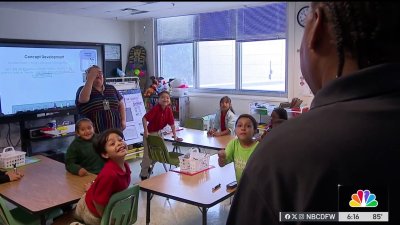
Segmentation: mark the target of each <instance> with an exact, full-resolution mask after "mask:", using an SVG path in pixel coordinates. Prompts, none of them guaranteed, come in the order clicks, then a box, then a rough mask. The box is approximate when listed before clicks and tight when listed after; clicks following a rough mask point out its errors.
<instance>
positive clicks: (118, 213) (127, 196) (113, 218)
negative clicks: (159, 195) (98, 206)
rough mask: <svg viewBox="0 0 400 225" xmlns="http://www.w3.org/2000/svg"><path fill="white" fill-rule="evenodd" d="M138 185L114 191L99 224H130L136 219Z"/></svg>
mask: <svg viewBox="0 0 400 225" xmlns="http://www.w3.org/2000/svg"><path fill="white" fill-rule="evenodd" d="M138 200H139V186H138V185H134V186H132V187H128V188H127V189H125V190H123V191H120V192H117V193H114V194H113V195H112V196H111V198H110V200H109V202H108V204H107V206H106V208H105V209H104V214H103V217H102V218H101V223H100V224H101V225H111V224H112V225H114V224H115V225H131V224H134V223H135V222H136V220H137V214H138Z"/></svg>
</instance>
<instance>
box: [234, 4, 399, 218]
mask: <svg viewBox="0 0 400 225" xmlns="http://www.w3.org/2000/svg"><path fill="white" fill-rule="evenodd" d="M399 8H400V4H399V3H394V2H384V1H383V2H351V3H350V2H323V3H321V2H312V3H311V7H310V9H309V14H308V16H307V19H306V26H305V30H304V36H303V40H302V44H301V50H300V62H301V63H300V64H301V71H302V73H303V76H304V77H305V79H306V81H307V83H308V84H309V86H310V88H311V90H312V92H313V93H314V95H315V98H314V99H313V101H312V104H311V110H310V111H309V112H307V113H304V114H303V115H301V116H299V117H297V118H294V119H290V120H288V121H287V122H285V123H283V124H282V125H280V126H279V127H277V128H275V129H274V130H273V131H271V133H270V134H269V135H268V137H266V138H265V139H264V140H263V142H262V143H260V144H259V145H258V147H257V148H256V149H255V151H254V152H253V154H252V156H251V157H250V159H249V161H248V163H247V166H246V168H245V170H244V173H243V176H242V178H241V183H240V184H239V187H238V190H237V192H236V194H235V197H234V200H233V203H232V206H231V209H230V213H229V216H228V220H227V224H238V225H243V224H252V225H257V224H280V221H279V212H338V211H339V209H338V208H339V207H338V206H339V204H338V196H340V195H339V191H340V190H341V188H342V187H359V188H361V187H377V186H379V187H381V188H383V189H384V192H386V195H379V194H378V195H376V198H377V201H378V202H379V203H380V204H381V205H378V207H384V208H388V209H387V210H386V211H389V223H390V224H400V223H399V215H398V213H399V212H400V210H399V203H398V200H399V197H398V196H399V195H398V193H397V192H398V191H397V189H396V188H397V186H394V184H395V183H397V184H398V183H399V179H400V176H399V175H398V171H399V169H398V165H400V157H399V156H398V155H399V154H398V153H399V152H400V143H399V141H398V140H399V138H398V133H399V132H398V129H399V127H400V41H399V40H400V37H399V36H398V35H397V33H396V34H395V33H394V31H396V30H400V13H399V12H398V9H399ZM356 192H357V189H355V190H354V192H353V193H356ZM373 192H374V191H373V190H371V193H373ZM379 196H380V197H379ZM345 197H346V199H345V201H346V202H345V205H346V204H347V206H349V202H350V200H351V195H348V196H345ZM385 198H387V199H385ZM385 202H386V206H385ZM387 202H388V203H387ZM377 209H378V208H377ZM361 211H363V210H362V209H361ZM365 211H367V210H365ZM314 224H315V223H314ZM363 224H365V223H363Z"/></svg>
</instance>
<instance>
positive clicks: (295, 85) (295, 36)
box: [134, 2, 313, 118]
mask: <svg viewBox="0 0 400 225" xmlns="http://www.w3.org/2000/svg"><path fill="white" fill-rule="evenodd" d="M308 4H309V3H308V2H289V3H288V38H287V48H288V55H287V60H288V70H287V73H288V98H271V97H266V96H246V95H229V96H230V97H231V98H232V103H233V106H234V109H235V110H236V112H237V114H242V113H250V108H249V105H250V103H252V102H255V101H260V102H269V103H271V104H276V105H279V103H280V102H285V101H290V100H291V99H292V98H294V97H298V98H300V99H302V100H303V101H304V103H305V104H307V105H310V103H311V101H312V98H313V96H312V95H310V92H309V89H308V87H307V86H306V85H305V86H301V85H300V76H301V71H300V59H299V49H300V43H301V39H302V36H303V29H304V28H303V27H301V26H300V25H298V24H297V18H296V17H297V12H298V10H299V9H300V8H301V7H302V6H305V5H308ZM141 23H144V22H141ZM136 25H137V26H135V27H134V29H135V30H134V31H135V32H134V34H135V35H137V36H136V40H140V41H141V42H145V43H146V44H147V45H148V43H149V42H152V41H153V35H150V34H149V33H150V31H149V30H147V31H149V32H148V33H146V34H147V35H140V34H141V33H143V26H142V24H141V25H139V24H136ZM146 29H147V26H146ZM147 31H146V32H147ZM142 37H145V39H142ZM150 48H151V49H150ZM146 49H147V50H148V53H147V56H148V60H149V67H152V69H154V70H153V71H156V65H155V64H154V65H151V66H150V62H154V63H156V62H157V61H156V60H155V57H156V54H155V52H156V51H157V49H153V48H152V45H150V46H149V48H148V47H146ZM152 58H153V59H152ZM155 75H158V74H157V71H156V72H155ZM189 95H190V116H194V117H196V116H203V115H207V114H210V113H214V112H215V111H216V110H217V109H218V107H219V100H220V98H221V97H222V95H221V94H205V93H190V94H189ZM204 106H207V107H204ZM254 116H257V118H258V115H254Z"/></svg>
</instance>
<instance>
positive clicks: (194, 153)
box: [179, 148, 210, 173]
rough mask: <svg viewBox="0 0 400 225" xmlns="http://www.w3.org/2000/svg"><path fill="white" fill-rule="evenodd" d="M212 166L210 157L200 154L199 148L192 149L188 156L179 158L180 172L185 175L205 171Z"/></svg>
mask: <svg viewBox="0 0 400 225" xmlns="http://www.w3.org/2000/svg"><path fill="white" fill-rule="evenodd" d="M209 165H210V155H209V154H205V153H200V152H199V151H198V150H197V148H191V149H190V151H189V153H188V154H186V155H182V156H179V167H180V171H181V172H184V173H196V172H198V171H202V170H205V169H207V168H208V167H209Z"/></svg>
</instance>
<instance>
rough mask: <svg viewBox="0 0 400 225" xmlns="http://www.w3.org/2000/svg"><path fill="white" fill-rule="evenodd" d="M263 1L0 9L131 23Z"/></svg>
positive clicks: (30, 5)
mask: <svg viewBox="0 0 400 225" xmlns="http://www.w3.org/2000/svg"><path fill="white" fill-rule="evenodd" d="M265 4H268V3H267V2H128V1H126V2H0V8H6V9H16V10H25V11H32V12H45V13H55V14H64V15H75V16H85V17H92V18H98V19H111V20H121V21H134V20H142V19H148V18H161V17H168V16H179V15H187V14H194V13H202V12H212V11H221V10H227V9H235V8H241V7H252V6H258V5H265Z"/></svg>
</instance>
